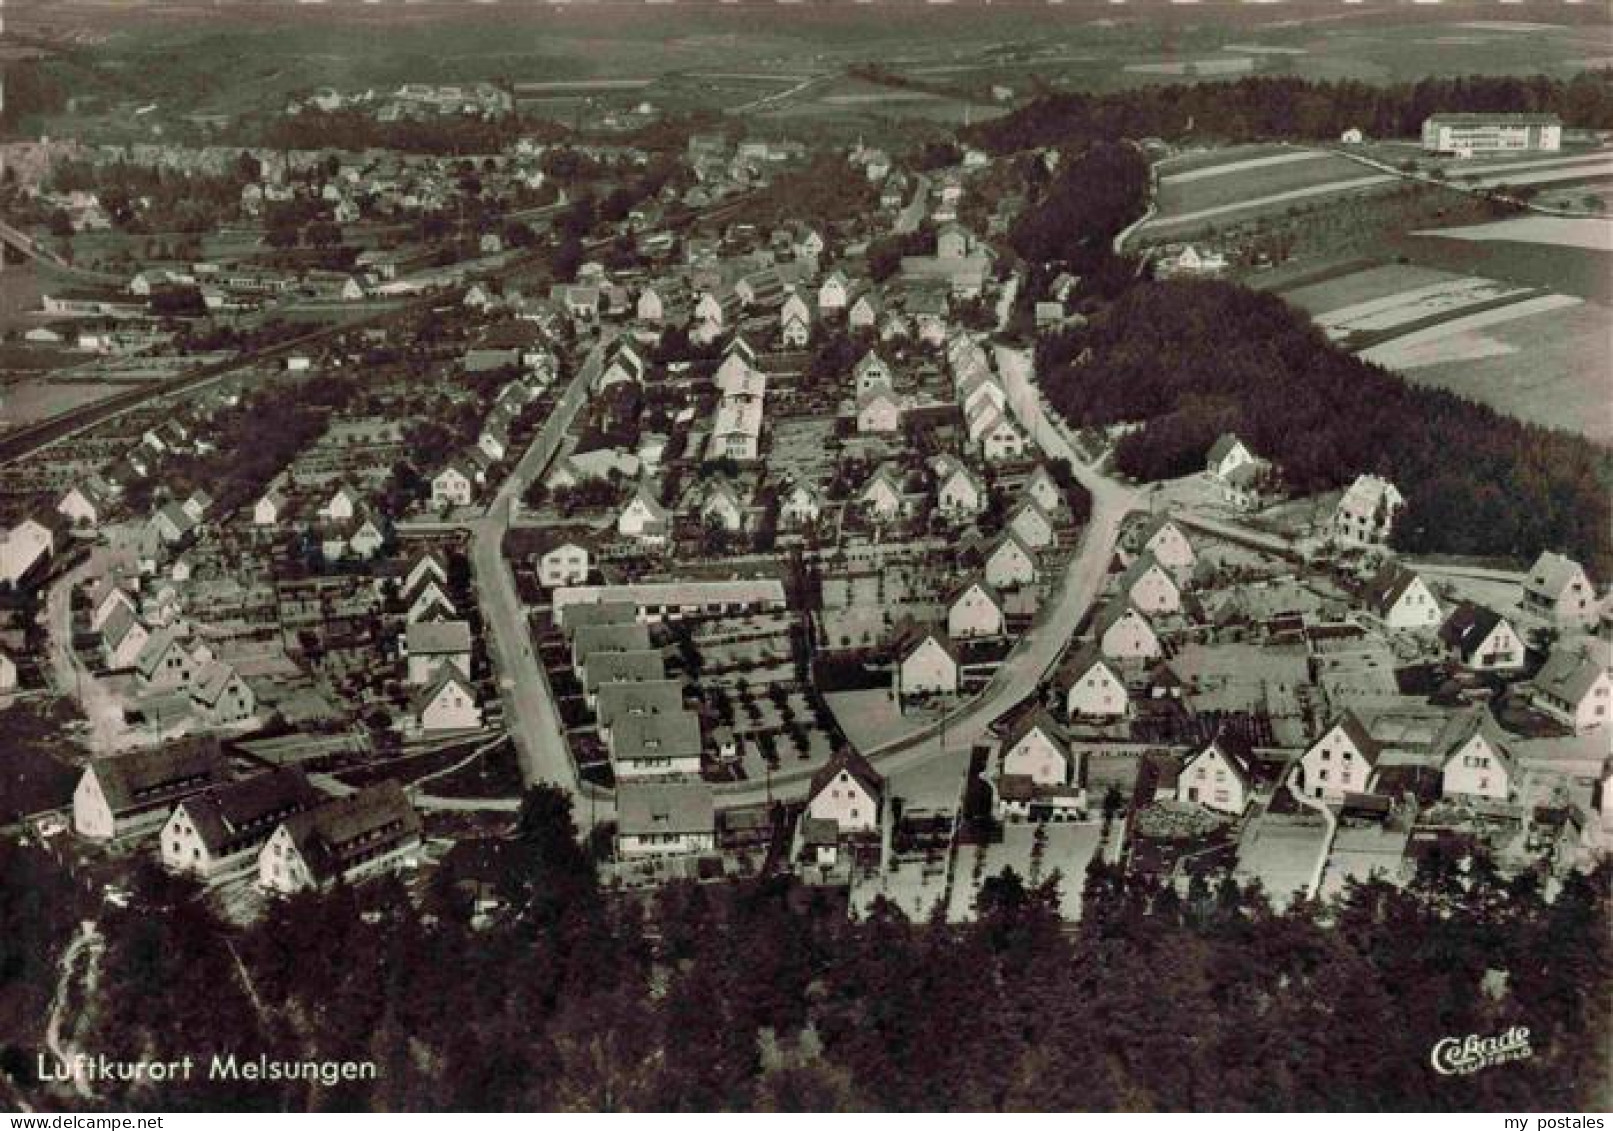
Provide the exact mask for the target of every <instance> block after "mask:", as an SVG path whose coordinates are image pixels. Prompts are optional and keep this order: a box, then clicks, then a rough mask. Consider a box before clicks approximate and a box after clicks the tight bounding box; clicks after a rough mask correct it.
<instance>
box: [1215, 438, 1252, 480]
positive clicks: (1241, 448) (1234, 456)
mask: <svg viewBox="0 0 1613 1131" xmlns="http://www.w3.org/2000/svg"><path fill="white" fill-rule="evenodd" d="M1257 458H1258V457H1257V456H1256V455H1255V454H1254V452H1252V451H1250V450H1249V447H1248V445H1247V444H1245V443H1244V442H1243V441H1242V440H1240V439H1238V437H1237V436H1235V435H1233V434H1232V433H1231V432H1227V433H1224V434H1223V435H1221V436H1220V437H1219V438H1218V439H1217V440H1216V441H1215V443H1214V444H1211V445H1210V451H1209V454H1208V455H1206V456H1205V458H1204V470H1205V471H1206V472H1208V473H1209V474H1210V475H1212V476H1214V477H1215V478H1217V479H1225V478H1226V477H1227V476H1228V475H1229V474H1231V473H1232V471H1233V470H1234V469H1236V468H1239V467H1243V466H1245V465H1246V464H1252V463H1254V462H1255V461H1256V460H1257Z"/></svg>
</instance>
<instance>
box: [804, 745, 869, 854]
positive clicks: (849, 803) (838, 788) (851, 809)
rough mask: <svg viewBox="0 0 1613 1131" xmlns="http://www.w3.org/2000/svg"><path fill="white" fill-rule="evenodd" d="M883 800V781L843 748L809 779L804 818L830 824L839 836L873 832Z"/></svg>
mask: <svg viewBox="0 0 1613 1131" xmlns="http://www.w3.org/2000/svg"><path fill="white" fill-rule="evenodd" d="M884 796H885V779H884V778H883V777H881V776H880V774H879V772H878V771H876V770H875V769H874V767H873V766H871V765H869V763H868V760H867V759H866V758H864V757H863V756H862V755H861V754H859V753H857V752H856V751H855V750H852V749H851V748H850V747H845V748H843V749H842V750H841V751H840V752H839V753H837V754H836V755H835V756H834V757H832V758H831V759H829V761H828V762H827V763H826V764H825V765H824V766H823V768H822V769H820V770H819V771H818V772H817V773H815V774H813V775H812V782H811V784H810V785H809V786H808V787H807V804H806V816H807V817H809V818H811V819H813V820H819V821H833V822H834V824H835V826H836V828H837V829H838V830H839V831H840V833H841V834H846V833H869V832H874V831H877V830H878V829H879V822H880V807H881V805H882V804H883V801H884Z"/></svg>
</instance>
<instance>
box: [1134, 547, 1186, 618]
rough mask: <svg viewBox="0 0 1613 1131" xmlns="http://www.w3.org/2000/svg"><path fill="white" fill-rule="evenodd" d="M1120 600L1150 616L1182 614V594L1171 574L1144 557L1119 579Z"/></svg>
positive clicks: (1151, 559) (1148, 557)
mask: <svg viewBox="0 0 1613 1131" xmlns="http://www.w3.org/2000/svg"><path fill="white" fill-rule="evenodd" d="M1119 592H1120V597H1121V599H1122V600H1124V601H1128V602H1130V603H1131V605H1132V606H1133V607H1135V608H1136V609H1137V610H1138V611H1139V612H1141V613H1143V614H1145V615H1147V616H1163V615H1169V614H1172V613H1179V612H1181V611H1182V591H1181V589H1180V588H1179V587H1178V586H1177V584H1176V581H1175V579H1174V578H1172V577H1171V575H1170V573H1169V571H1167V570H1166V569H1165V567H1164V566H1162V565H1160V564H1159V562H1158V561H1156V560H1155V559H1154V556H1153V555H1152V554H1144V555H1142V556H1141V557H1139V558H1138V559H1137V560H1136V561H1134V562H1132V563H1131V566H1130V567H1129V568H1128V569H1127V570H1126V572H1125V573H1123V574H1121V575H1120V582H1119Z"/></svg>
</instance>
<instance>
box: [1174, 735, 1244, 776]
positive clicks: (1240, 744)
mask: <svg viewBox="0 0 1613 1131" xmlns="http://www.w3.org/2000/svg"><path fill="white" fill-rule="evenodd" d="M1212 751H1214V752H1215V753H1217V754H1220V755H1221V757H1222V759H1223V760H1224V761H1225V762H1226V764H1227V765H1228V766H1229V767H1231V769H1232V772H1233V773H1234V774H1235V775H1236V776H1237V778H1238V780H1239V782H1241V783H1242V785H1243V787H1244V788H1245V789H1248V788H1249V787H1250V786H1251V785H1253V784H1254V763H1253V762H1252V761H1251V760H1250V758H1249V745H1248V743H1246V742H1244V741H1243V739H1241V738H1239V737H1238V736H1237V735H1234V734H1231V733H1229V732H1227V731H1225V730H1220V731H1217V732H1216V735H1215V737H1214V738H1212V739H1210V741H1209V742H1207V743H1205V744H1204V745H1203V746H1200V747H1199V748H1197V749H1196V750H1195V751H1194V752H1193V753H1191V754H1189V755H1188V756H1187V759H1186V761H1184V762H1183V763H1182V773H1184V774H1185V773H1186V772H1187V768H1188V767H1189V766H1191V765H1192V764H1193V763H1194V762H1196V761H1198V760H1199V759H1200V758H1202V757H1204V756H1205V755H1206V754H1209V753H1211V752H1212Z"/></svg>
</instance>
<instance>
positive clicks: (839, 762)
mask: <svg viewBox="0 0 1613 1131" xmlns="http://www.w3.org/2000/svg"><path fill="white" fill-rule="evenodd" d="M842 770H844V771H845V772H846V773H848V774H850V775H851V776H852V777H853V778H855V779H856V780H857V782H858V784H859V785H861V786H862V787H863V788H864V789H866V790H867V791H868V794H869V796H870V797H872V798H874V799H875V800H876V801H877V800H878V799H879V797H880V795H881V794H882V793H883V792H884V789H885V779H884V778H883V777H882V776H880V773H879V771H878V770H876V769H874V767H873V766H872V765H870V764H869V761H868V759H867V758H864V757H863V756H862V755H861V754H859V753H858V752H857V751H855V750H853V749H852V748H851V747H849V746H847V747H843V748H842V749H841V750H840V752H839V753H838V754H836V755H835V756H834V757H833V758H830V759H829V762H828V764H827V765H825V766H824V767H823V768H822V769H821V770H819V771H818V772H817V773H815V774H813V775H812V784H811V785H810V786H808V787H807V799H808V800H811V799H812V798H814V797H816V796H817V795H818V794H820V793H822V792H823V790H824V789H825V788H827V787H828V785H829V783H830V782H831V781H833V780H834V779H835V778H836V777H837V776H838V775H839V774H840V771H842Z"/></svg>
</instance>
